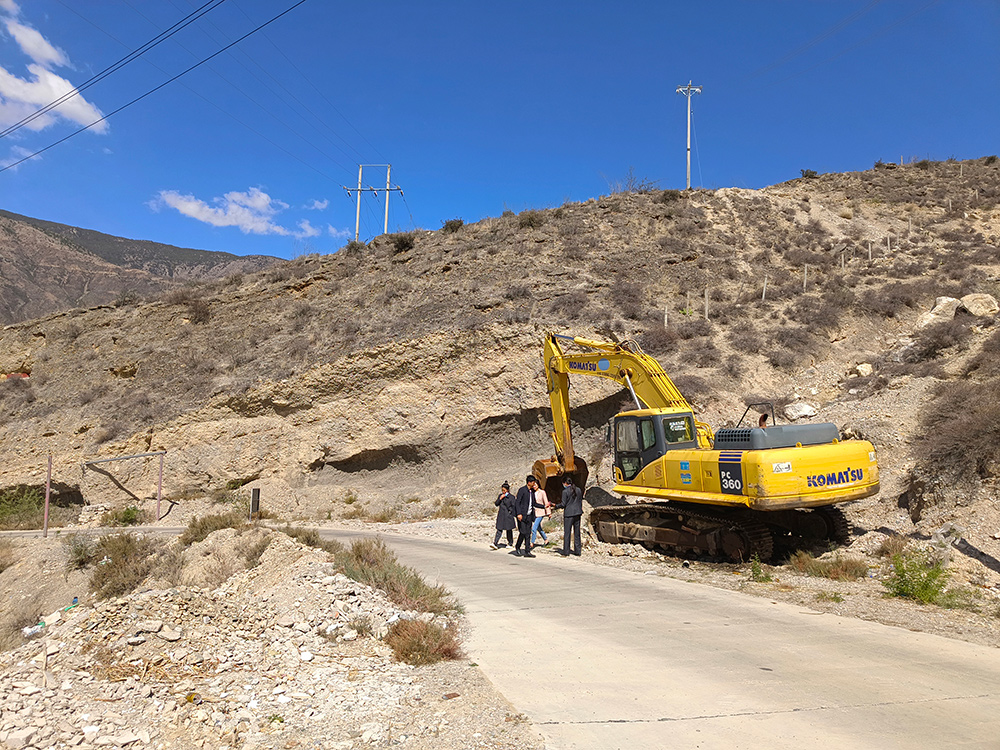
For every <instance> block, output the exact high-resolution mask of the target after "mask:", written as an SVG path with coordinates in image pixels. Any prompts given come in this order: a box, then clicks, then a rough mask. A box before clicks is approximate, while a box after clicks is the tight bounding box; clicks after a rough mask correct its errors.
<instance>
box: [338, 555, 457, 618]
mask: <svg viewBox="0 0 1000 750" xmlns="http://www.w3.org/2000/svg"><path fill="white" fill-rule="evenodd" d="M336 561H337V565H338V566H339V567H340V568H341V569H342V570H343V571H344V575H346V576H347V577H348V578H351V579H353V580H355V581H358V582H360V583H364V584H367V585H369V586H374V587H375V588H378V589H381V590H382V591H384V592H385V593H386V596H388V597H389V599H390V600H391V601H393V602H395V603H396V604H398V605H400V606H402V607H404V608H406V609H416V610H421V611H424V612H434V613H436V614H440V613H442V612H447V611H449V610H454V609H456V607H455V605H454V603H453V602H452V601H451V600H450V597H451V595H450V594H449V593H448V591H447V590H446V589H445V588H444V587H442V586H430V585H428V584H427V582H426V581H424V579H423V578H422V577H421V576H420V574H419V573H417V571H415V570H413V568H408V567H406V566H404V565H402V564H401V563H400V562H399V561H398V560H397V559H396V556H395V555H394V554H393V552H392V550H390V549H389V548H388V547H387V546H386V544H385V542H383V541H382V540H381V539H358V540H356V541H355V542H354V543H353V544H352V545H351V547H350V548H349V549H347V550H345V551H343V552H341V553H339V554H338V555H337V558H336Z"/></svg>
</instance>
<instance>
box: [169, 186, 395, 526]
mask: <svg viewBox="0 0 1000 750" xmlns="http://www.w3.org/2000/svg"><path fill="white" fill-rule="evenodd" d="M386 195H389V194H388V193H386ZM162 499H163V454H162V453H161V454H160V481H159V482H158V483H157V485H156V520H157V521H159V520H160V500H162Z"/></svg>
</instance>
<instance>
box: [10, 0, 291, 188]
mask: <svg viewBox="0 0 1000 750" xmlns="http://www.w3.org/2000/svg"><path fill="white" fill-rule="evenodd" d="M305 2H307V0H299V1H298V2H297V3H295V4H294V5H292V6H291V7H290V8H287V9H286V10H283V11H282V12H281V13H279V14H278V15H276V16H274V17H273V18H272V19H271V20H270V21H266V22H264V23H262V24H261V25H260V26H258V27H257V28H255V29H253V30H251V31H248V32H247V33H246V34H244V35H243V36H241V37H240V38H239V39H237V40H236V41H235V42H233V43H232V44H228V45H226V46H225V47H223V48H222V49H220V50H218V51H217V52H213V53H212V54H211V55H209V56H208V57H206V58H205V59H203V60H201V61H200V62H197V63H195V64H194V65H192V66H191V67H189V68H187V69H186V70H183V71H181V72H180V73H178V74H177V75H175V76H174V77H173V78H170V79H168V80H166V81H164V82H163V83H161V84H160V85H159V86H156V87H154V88H152V89H150V90H149V91H147V92H146V93H145V94H143V95H142V96H138V97H136V98H135V99H133V100H132V101H130V102H128V104H123V105H122V106H120V107H119V108H118V109H116V110H114V111H112V112H109V113H108V114H106V115H104V117H101V118H99V119H97V120H94V121H93V122H92V123H90V124H89V125H85V126H84V127H82V128H80V129H79V130H75V131H74V132H72V133H70V134H69V135H67V136H66V137H64V138H60V139H59V140H58V141H56V142H55V143H50V144H49V145H48V146H46V147H45V148H42V149H39V150H38V151H35V152H34V153H33V154H29V155H28V156H25V157H24V158H22V159H19V160H17V161H15V162H13V163H11V164H8V165H7V166H5V167H3V168H0V172H6V171H7V170H8V169H13V168H14V167H16V166H18V165H19V164H23V163H24V162H26V161H28V160H29V159H33V158H35V157H36V156H38V155H39V154H43V153H45V152H46V151H48V150H49V149H50V148H54V147H55V146H58V145H59V144H60V143H63V142H65V141H68V140H69V139H70V138H72V137H73V136H75V135H79V134H80V133H82V132H84V131H85V130H90V129H91V128H92V127H94V126H95V125H97V124H98V123H101V122H104V121H105V120H108V119H110V118H111V117H112V116H114V115H116V114H118V113H119V112H121V111H122V110H123V109H127V108H128V107H131V106H132V105H133V104H136V103H137V102H140V101H142V100H143V99H145V98H146V97H147V96H149V95H150V94H153V93H155V92H157V91H159V90H160V89H162V88H163V87H164V86H167V85H168V84H171V83H173V82H174V81H176V80H177V79H178V78H180V77H181V76H184V75H187V74H188V73H190V72H191V71H192V70H194V69H195V68H199V67H201V66H202V65H204V64H205V63H207V62H208V61H209V60H211V59H212V58H215V57H218V56H219V55H221V54H222V53H223V52H225V51H226V50H227V49H229V48H230V47H235V46H236V45H237V44H239V43H240V42H242V41H243V40H244V39H246V38H247V37H249V36H252V35H253V34H256V33H257V32H258V31H260V30H261V29H263V28H264V27H265V26H269V25H271V24H272V23H274V22H275V21H277V20H278V19H279V18H281V17H282V16H285V15H287V14H289V13H291V12H292V11H293V10H295V9H296V8H298V7H299V6H300V5H302V4H303V3H305Z"/></svg>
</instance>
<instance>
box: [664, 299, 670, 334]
mask: <svg viewBox="0 0 1000 750" xmlns="http://www.w3.org/2000/svg"><path fill="white" fill-rule="evenodd" d="M669 325H670V303H669V302H668V303H667V304H665V305H664V306H663V327H664V328H666V327H667V326H669Z"/></svg>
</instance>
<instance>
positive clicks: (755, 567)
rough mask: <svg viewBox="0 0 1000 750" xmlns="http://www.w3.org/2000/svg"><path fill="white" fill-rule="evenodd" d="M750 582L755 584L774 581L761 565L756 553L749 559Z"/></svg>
mask: <svg viewBox="0 0 1000 750" xmlns="http://www.w3.org/2000/svg"><path fill="white" fill-rule="evenodd" d="M750 580H751V581H756V582H757V583H767V582H769V581H773V580H774V578H773V577H772V576H771V574H770V573H769V572H768V571H767V570H766V569H765V568H764V566H763V565H761V562H760V555H758V554H756V553H754V556H753V557H752V558H750Z"/></svg>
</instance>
